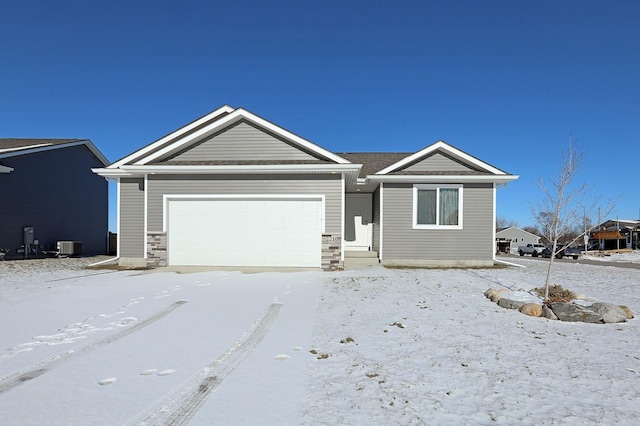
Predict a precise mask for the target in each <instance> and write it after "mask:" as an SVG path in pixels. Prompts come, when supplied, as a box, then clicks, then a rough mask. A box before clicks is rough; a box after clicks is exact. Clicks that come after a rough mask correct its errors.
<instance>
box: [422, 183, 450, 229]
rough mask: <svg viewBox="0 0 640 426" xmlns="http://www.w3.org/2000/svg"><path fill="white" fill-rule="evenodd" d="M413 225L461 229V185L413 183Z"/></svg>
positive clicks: (428, 227)
mask: <svg viewBox="0 0 640 426" xmlns="http://www.w3.org/2000/svg"><path fill="white" fill-rule="evenodd" d="M413 227H414V228H417V229H436V228H438V229H439V228H447V229H462V185H427V184H422V185H414V186H413Z"/></svg>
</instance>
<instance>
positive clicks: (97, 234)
mask: <svg viewBox="0 0 640 426" xmlns="http://www.w3.org/2000/svg"><path fill="white" fill-rule="evenodd" d="M1 162H2V164H3V165H5V166H8V167H12V168H14V170H13V171H12V172H10V173H1V174H0V205H1V206H2V208H1V209H0V248H8V249H11V250H12V251H13V250H14V249H17V248H19V247H20V246H22V244H23V228H24V227H25V226H32V227H33V228H34V238H35V239H36V240H38V243H39V245H41V246H42V248H43V249H51V250H53V249H55V248H56V243H57V241H61V240H73V241H82V243H83V253H84V254H103V253H106V251H107V231H108V225H109V223H108V214H109V208H108V184H107V181H106V180H105V179H104V178H103V177H101V176H98V175H96V174H94V173H93V172H92V171H91V168H92V167H104V164H103V163H102V162H101V161H100V160H98V159H97V158H96V157H95V155H94V154H93V153H92V152H91V150H89V148H87V147H86V145H77V146H71V147H66V148H65V147H61V148H59V149H51V150H48V151H43V152H35V153H31V154H25V155H20V156H14V157H8V158H3V159H2V161H1Z"/></svg>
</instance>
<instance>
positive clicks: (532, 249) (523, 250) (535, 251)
mask: <svg viewBox="0 0 640 426" xmlns="http://www.w3.org/2000/svg"><path fill="white" fill-rule="evenodd" d="M544 249H545V246H544V244H527V245H526V246H518V254H519V255H520V256H524V255H525V254H530V255H531V256H533V257H538V256H539V255H541V254H542V250H544Z"/></svg>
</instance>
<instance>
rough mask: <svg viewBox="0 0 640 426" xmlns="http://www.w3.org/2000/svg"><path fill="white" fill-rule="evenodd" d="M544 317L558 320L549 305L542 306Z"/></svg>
mask: <svg viewBox="0 0 640 426" xmlns="http://www.w3.org/2000/svg"><path fill="white" fill-rule="evenodd" d="M542 316H543V317H545V318H547V319H550V320H557V319H558V317H557V316H556V314H554V313H553V311H552V310H551V309H550V308H549V307H548V306H547V305H542Z"/></svg>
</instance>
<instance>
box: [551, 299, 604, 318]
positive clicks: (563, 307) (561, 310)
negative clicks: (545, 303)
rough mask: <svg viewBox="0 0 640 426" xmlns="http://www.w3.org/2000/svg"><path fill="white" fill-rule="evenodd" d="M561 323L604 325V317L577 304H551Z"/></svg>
mask: <svg viewBox="0 0 640 426" xmlns="http://www.w3.org/2000/svg"><path fill="white" fill-rule="evenodd" d="M549 308H550V309H551V310H552V311H553V313H554V314H555V315H556V316H557V317H558V319H559V320H560V321H568V322H590V323H602V315H600V314H597V313H595V312H594V311H592V310H591V309H589V308H585V307H584V306H581V305H577V304H575V303H560V302H556V303H549Z"/></svg>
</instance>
